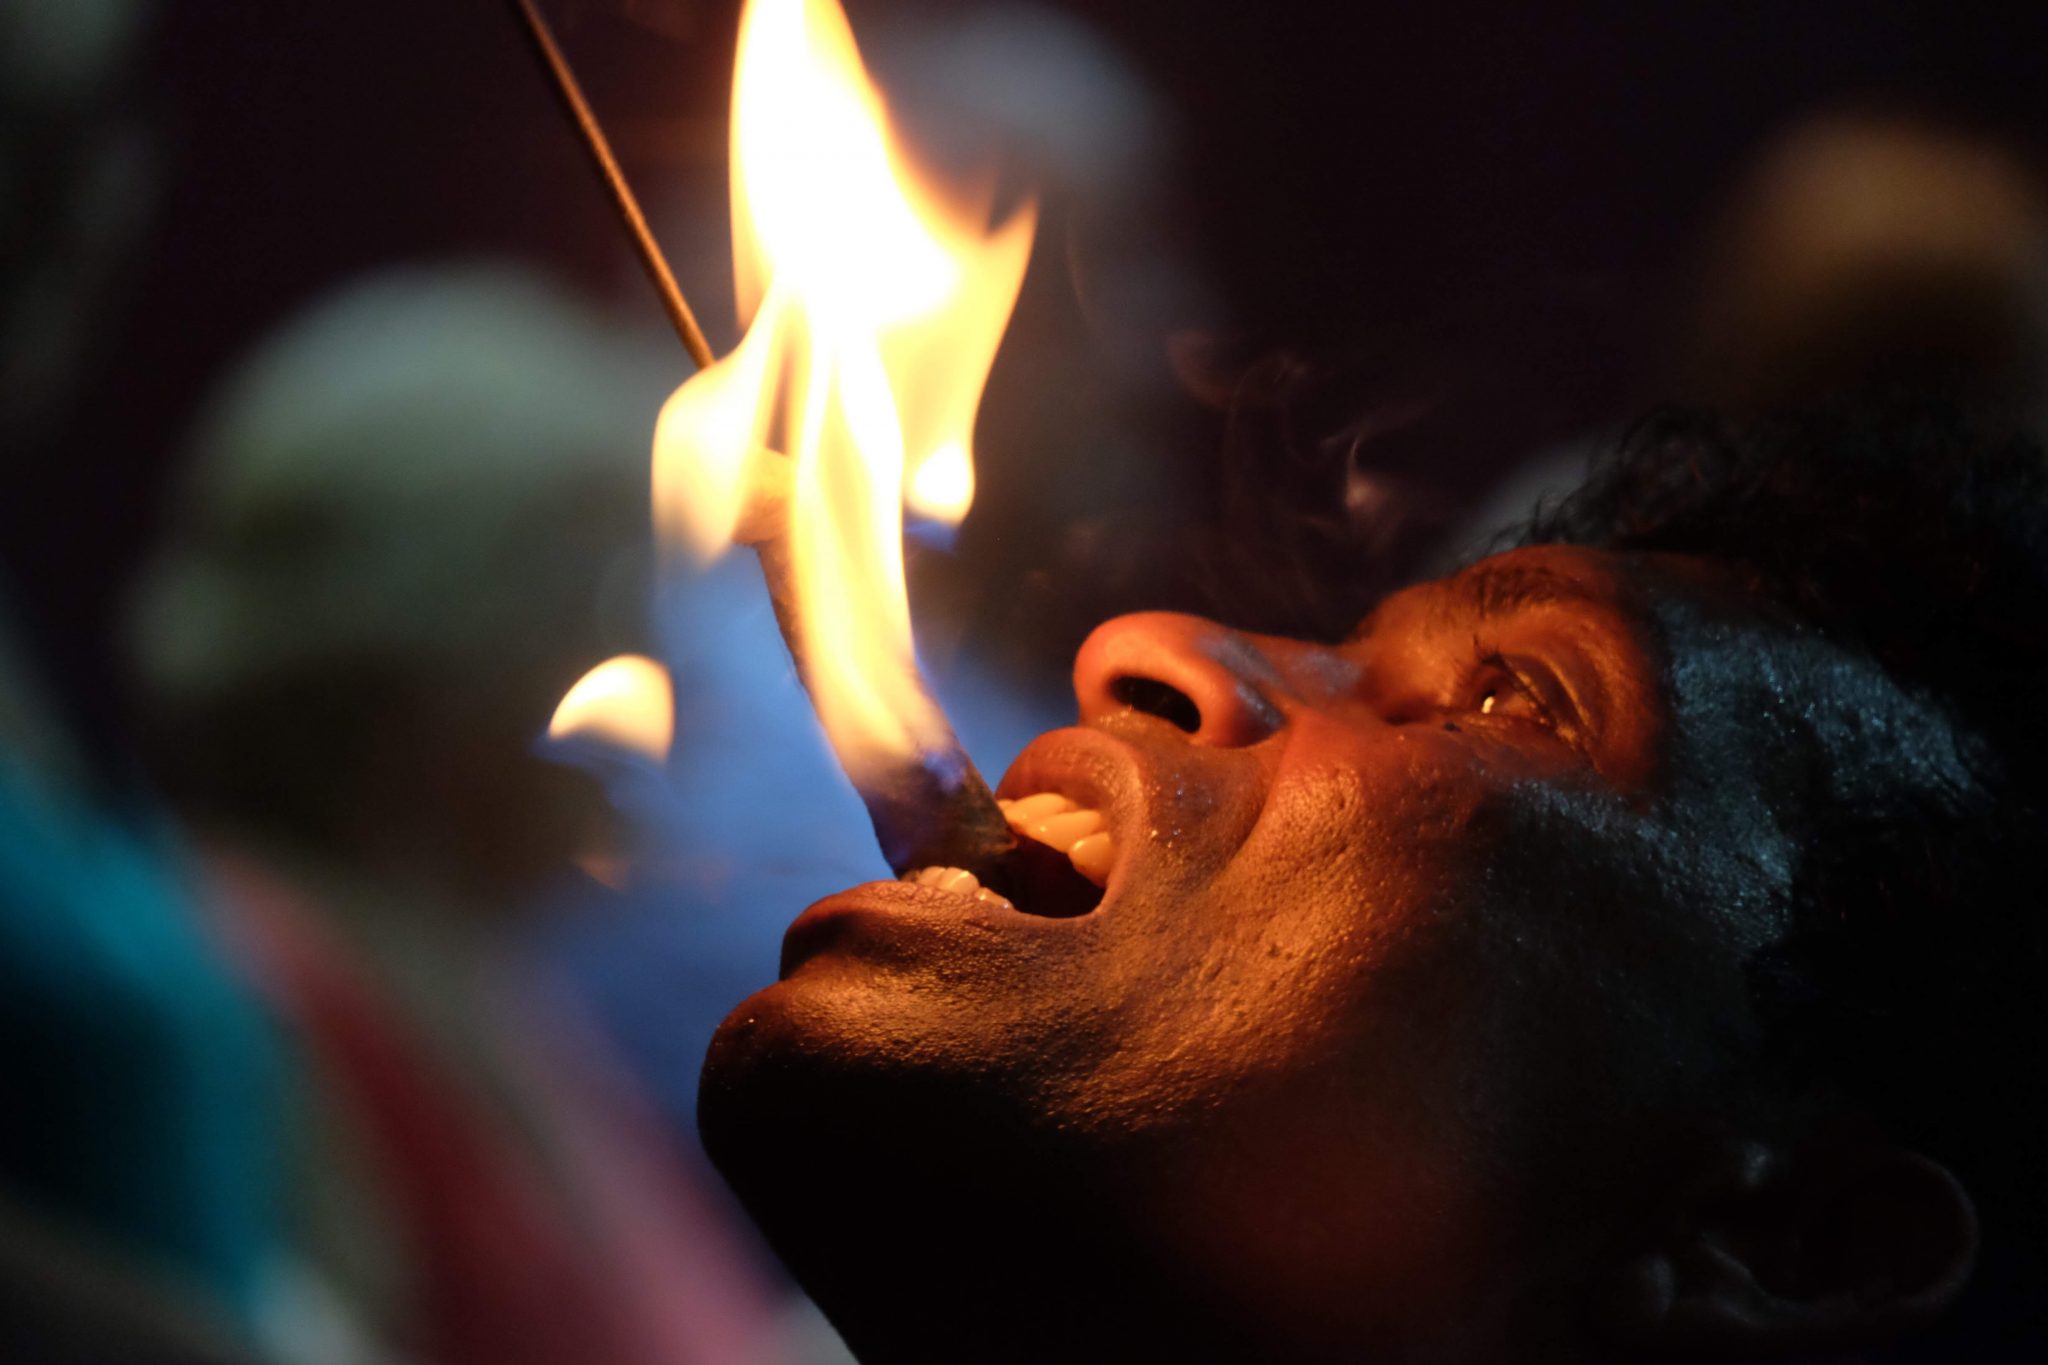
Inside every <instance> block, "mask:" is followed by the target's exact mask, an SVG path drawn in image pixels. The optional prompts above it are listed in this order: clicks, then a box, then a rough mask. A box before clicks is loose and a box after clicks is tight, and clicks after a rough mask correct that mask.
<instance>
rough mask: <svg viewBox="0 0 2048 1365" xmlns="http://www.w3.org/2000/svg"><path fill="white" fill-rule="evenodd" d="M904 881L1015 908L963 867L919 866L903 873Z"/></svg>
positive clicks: (999, 905) (1002, 907)
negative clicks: (914, 869) (912, 870)
mask: <svg viewBox="0 0 2048 1365" xmlns="http://www.w3.org/2000/svg"><path fill="white" fill-rule="evenodd" d="M903 880H904V881H906V882H915V883H916V884H917V885H919V886H929V887H934V888H936V889H937V890H940V891H951V892H952V893H953V894H954V895H956V896H972V897H974V899H976V900H978V901H980V902H981V903H982V904H983V905H993V906H995V907H997V908H998V909H1002V910H1015V909H1016V908H1017V907H1016V906H1014V905H1012V904H1010V902H1009V901H1007V900H1005V899H1004V898H1003V897H1001V896H998V895H997V894H996V893H995V892H993V891H991V890H989V889H988V888H987V887H985V886H983V885H982V884H981V879H980V878H979V877H977V876H975V875H974V874H973V873H972V872H969V871H968V870H967V869H966V868H964V867H920V868H918V869H917V870H916V871H914V872H906V873H904V874H903Z"/></svg>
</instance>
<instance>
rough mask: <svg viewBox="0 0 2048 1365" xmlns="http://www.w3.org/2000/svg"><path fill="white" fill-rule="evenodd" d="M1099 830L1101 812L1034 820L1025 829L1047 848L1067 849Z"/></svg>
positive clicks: (1090, 811) (1078, 813)
mask: <svg viewBox="0 0 2048 1365" xmlns="http://www.w3.org/2000/svg"><path fill="white" fill-rule="evenodd" d="M1101 828H1102V812H1101V811H1096V810H1077V811H1070V812H1068V813H1067V814H1065V815H1055V816H1052V817H1050V818H1048V819H1045V820H1034V821H1032V822H1031V824H1030V825H1029V826H1028V827H1027V832H1028V833H1029V834H1030V835H1031V837H1032V838H1034V839H1036V840H1038V842H1039V843H1041V844H1044V845H1046V846H1047V847H1049V848H1060V849H1067V848H1072V847H1073V846H1074V845H1075V844H1078V843H1080V842H1081V840H1083V839H1085V838H1087V837H1088V836H1089V835H1091V834H1093V833H1095V832H1096V831H1097V830H1099V829H1101Z"/></svg>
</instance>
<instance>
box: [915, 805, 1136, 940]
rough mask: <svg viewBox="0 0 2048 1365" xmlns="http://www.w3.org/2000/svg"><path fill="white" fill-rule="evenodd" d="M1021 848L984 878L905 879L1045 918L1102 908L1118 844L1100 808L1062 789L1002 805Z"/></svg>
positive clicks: (952, 870)
mask: <svg viewBox="0 0 2048 1365" xmlns="http://www.w3.org/2000/svg"><path fill="white" fill-rule="evenodd" d="M997 804H998V805H999V806H1001V807H1002V811H1003V817H1004V818H1005V819H1006V820H1008V821H1009V824H1010V829H1011V831H1012V832H1013V833H1015V834H1016V836H1017V847H1016V849H1015V850H1014V851H1012V852H1010V853H1009V854H1007V855H1005V856H1004V857H1003V859H1002V861H1001V862H999V863H998V864H997V865H996V866H995V867H993V868H989V869H986V870H985V871H984V872H983V874H982V875H981V876H979V877H977V876H976V875H975V874H974V873H972V872H969V871H968V870H967V869H966V868H961V867H922V868H917V869H915V870H914V871H911V872H906V873H905V874H904V875H903V880H905V881H907V882H915V883H917V884H918V885H920V886H929V887H933V888H935V889H937V890H940V891H950V892H952V893H953V894H955V895H959V896H970V897H972V898H974V899H975V900H978V901H981V902H982V903H983V904H986V905H995V906H999V907H1001V908H1003V909H1006V910H1015V911H1018V912H1019V913H1022V914H1026V915H1037V916H1040V917H1042V918H1045V919H1072V918H1074V917H1075V916H1078V915H1085V914H1087V913H1088V912H1089V911H1091V910H1093V909H1095V907H1096V906H1098V905H1100V904H1102V896H1103V892H1104V889H1105V888H1106V887H1107V886H1108V885H1109V873H1110V869H1111V868H1112V867H1113V866H1114V865H1115V863H1116V839H1115V836H1113V835H1112V834H1111V833H1110V831H1109V825H1108V822H1107V821H1106V820H1105V819H1104V818H1103V814H1102V812H1101V811H1099V810H1091V809H1089V808H1087V807H1085V806H1082V805H1081V804H1079V803H1078V802H1076V801H1073V800H1071V799H1070V798H1068V797H1065V796H1061V795H1060V794H1059V793H1057V792H1036V793H1034V794H1032V795H1030V796H1025V797H1020V798H1019V799H1017V800H1015V801H999V802H997Z"/></svg>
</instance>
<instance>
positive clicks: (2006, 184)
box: [1680, 113, 2048, 423]
mask: <svg viewBox="0 0 2048 1365" xmlns="http://www.w3.org/2000/svg"><path fill="white" fill-rule="evenodd" d="M1698 288H1699V300H1698V303H1697V305H1696V311H1695V314H1694V317H1693V320H1692V323H1691V326H1690V330H1689V334H1688V336H1687V339H1686V341H1685V342H1684V343H1683V345H1682V354H1681V357H1680V360H1681V375H1680V378H1681V381H1682V382H1683V383H1685V384H1686V386H1687V387H1689V388H1691V389H1693V390H1694V391H1696V392H1697V393H1698V394H1699V396H1701V397H1702V398H1704V399H1706V400H1707V401H1709V402H1713V403H1715V404H1718V405H1720V406H1723V407H1726V408H1729V409H1733V410H1736V411H1763V410H1767V409H1770V408H1772V407H1777V406H1783V405H1787V404H1792V403H1799V402H1805V401H1810V400H1812V399H1815V398H1821V397H1829V396H1835V395H1843V394H1857V393H1870V394H1875V393H1885V394H1894V395H1896V394H1899V393H1901V392H1906V393H1913V392H1936V393H1940V394H1942V395H1943V396H1947V397H1953V398H1956V399H1960V400H1961V401H1963V402H1964V403H1966V404H1967V405H1969V406H1971V407H1974V408H1977V409H1980V410H1985V409H1989V410H1996V411H1998V412H2000V413H2011V414H2013V415H2016V416H2021V417H2023V418H2025V419H2027V420H2030V421H2031V422H2034V423H2038V422H2039V421H2040V420H2041V419H2042V417H2043V416H2048V406H2044V405H2048V196H2044V193H2043V187H2042V184H2041V181H2040V178H2039V175H2038V174H2037V172H2036V171H2035V170H2034V168H2032V167H2030V166H2028V165H2027V164H2026V163H2025V162H2024V161H2023V160H2022V159H2021V158H2020V157H2019V156H2017V155H2016V154H2015V153H2013V152H2012V151H2011V150H2009V149H2007V148H2005V147H2003V146H2000V145H1999V144H1997V143H1994V142H1989V141H1985V140H1982V139H1980V138H1977V137H1973V136H1970V135H1967V134H1964V133H1961V132H1952V131H1948V130H1945V129H1942V128H1938V127H1935V126H1932V125H1928V124H1924V123H1920V122H1916V121H1914V120H1911V119H1908V118H1905V117H1901V116H1896V115H1893V116H1886V115H1872V114H1857V113H1835V114H1828V115H1825V116H1822V117H1818V118H1815V119H1811V120H1809V121H1807V122H1804V123H1801V124H1797V125H1794V126H1793V128H1792V129H1791V130H1790V131H1789V132H1787V133H1785V134H1784V135H1783V136H1781V137H1780V138H1779V139H1778V140H1777V141H1776V142H1775V143H1774V144H1773V145H1772V146H1771V147H1769V148H1768V149H1767V150H1766V151H1765V153H1764V154H1763V156H1762V157H1761V158H1760V159H1759V160H1758V162H1757V164H1756V166H1755V167H1754V169H1752V170H1751V171H1750V173H1749V174H1748V176H1747V177H1746V178H1745V179H1744V181H1743V183H1742V184H1741V185H1740V186H1739V187H1738V189H1737V191H1736V193H1735V194H1734V196H1733V198H1732V199H1731V201H1730V202H1729V205H1728V207H1727V209H1726V211H1725V215H1724V218H1723V221H1722V222H1721V223H1720V225H1719V227H1718V230H1717V231H1716V232H1715V234H1714V235H1713V237H1712V239H1711V242H1710V245H1709V248H1708V250H1707V252H1706V253H1705V258H1704V260H1703V262H1702V270H1701V278H1700V281H1699V286H1698Z"/></svg>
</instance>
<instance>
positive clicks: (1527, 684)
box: [1466, 653, 1557, 730]
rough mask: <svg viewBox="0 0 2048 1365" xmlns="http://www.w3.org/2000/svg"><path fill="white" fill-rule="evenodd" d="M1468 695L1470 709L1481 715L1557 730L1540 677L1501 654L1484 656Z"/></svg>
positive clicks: (1555, 716) (1553, 713) (1473, 676)
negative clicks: (1525, 722)
mask: <svg viewBox="0 0 2048 1365" xmlns="http://www.w3.org/2000/svg"><path fill="white" fill-rule="evenodd" d="M1466 695H1467V697H1469V698H1470V701H1469V702H1468V705H1469V706H1470V707H1471V709H1472V710H1475V711H1477V712H1478V713H1479V714H1480V715H1482V716H1490V717H1495V718H1497V719H1501V720H1524V721H1531V722H1534V723H1535V724H1538V725H1542V726H1545V727H1547V728H1549V729H1553V730H1554V729H1556V728H1557V715H1556V713H1555V712H1554V711H1553V710H1552V708H1551V705H1550V703H1549V702H1548V701H1547V700H1546V699H1545V698H1544V695H1543V684H1542V681H1541V679H1540V675H1537V674H1536V671H1535V670H1533V669H1529V668H1524V667H1518V666H1516V665H1515V664H1513V663H1511V662H1510V661H1509V660H1508V659H1507V658H1505V657H1504V656H1502V655H1500V654H1497V653H1487V654H1484V655H1482V656H1481V658H1480V660H1479V666H1478V667H1477V668H1476V669H1475V670H1474V671H1473V675H1472V680H1471V682H1470V683H1469V684H1468V685H1467V690H1466Z"/></svg>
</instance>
